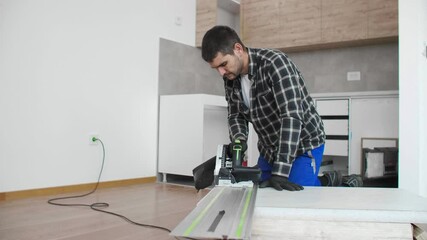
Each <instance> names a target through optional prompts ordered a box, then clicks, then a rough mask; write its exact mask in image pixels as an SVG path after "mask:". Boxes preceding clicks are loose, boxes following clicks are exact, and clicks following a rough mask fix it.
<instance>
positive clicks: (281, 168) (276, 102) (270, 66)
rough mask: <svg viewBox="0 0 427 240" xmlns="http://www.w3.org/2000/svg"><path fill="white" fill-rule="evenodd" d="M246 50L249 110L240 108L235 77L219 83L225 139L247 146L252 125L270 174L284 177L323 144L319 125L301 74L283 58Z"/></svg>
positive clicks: (267, 51) (264, 51)
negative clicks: (225, 104) (227, 134)
mask: <svg viewBox="0 0 427 240" xmlns="http://www.w3.org/2000/svg"><path fill="white" fill-rule="evenodd" d="M247 49H248V53H249V58H250V59H249V71H248V76H249V79H250V81H251V83H252V84H251V89H250V108H248V107H247V106H246V105H245V104H244V102H243V97H242V90H241V84H240V76H239V77H237V78H236V79H235V80H232V81H230V80H227V79H226V78H224V86H225V97H226V100H227V102H228V124H229V132H230V138H231V140H234V139H241V140H247V136H248V122H251V123H252V125H253V127H254V129H255V131H256V133H257V135H258V150H259V151H260V154H261V155H262V156H264V157H265V158H266V159H267V160H268V161H269V162H270V164H272V174H275V175H280V176H284V177H288V176H289V173H290V171H291V168H292V162H293V160H294V159H295V158H296V157H297V156H298V155H301V154H303V153H305V152H307V151H309V150H312V149H314V148H317V147H319V146H320V145H322V144H324V143H325V132H324V128H323V123H322V120H321V118H320V116H319V114H318V113H317V111H316V109H315V106H314V102H313V99H312V98H311V97H310V96H309V93H308V91H307V88H306V87H305V84H304V79H303V77H302V75H301V73H300V72H299V71H298V69H297V67H296V66H295V65H294V63H293V62H291V60H290V59H289V58H288V57H287V56H286V55H285V54H284V53H282V52H280V51H277V50H272V49H254V48H247Z"/></svg>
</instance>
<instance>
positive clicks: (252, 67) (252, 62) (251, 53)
mask: <svg viewBox="0 0 427 240" xmlns="http://www.w3.org/2000/svg"><path fill="white" fill-rule="evenodd" d="M247 49H248V55H249V66H248V74H249V76H253V75H255V69H256V65H257V64H256V61H255V58H256V50H255V49H253V48H247Z"/></svg>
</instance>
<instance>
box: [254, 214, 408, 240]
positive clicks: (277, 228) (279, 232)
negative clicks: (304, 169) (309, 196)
mask: <svg viewBox="0 0 427 240" xmlns="http://www.w3.org/2000/svg"><path fill="white" fill-rule="evenodd" d="M283 236H286V239H319V240H320V239H322V240H327V239H347V240H349V239H354V240H359V239H365V240H366V239H372V240H377V239H401V240H403V239H407V240H411V239H412V227H411V224H409V223H372V222H342V221H340V222H329V221H301V220H284V219H277V218H276V219H271V218H264V219H255V220H254V224H253V229H252V238H251V239H282V238H283Z"/></svg>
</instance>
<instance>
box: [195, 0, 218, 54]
mask: <svg viewBox="0 0 427 240" xmlns="http://www.w3.org/2000/svg"><path fill="white" fill-rule="evenodd" d="M216 9H217V1H216V0H197V2H196V46H197V47H200V46H202V39H203V36H204V35H205V33H206V31H208V30H209V29H210V28H212V27H213V26H215V25H216V19H217V11H216Z"/></svg>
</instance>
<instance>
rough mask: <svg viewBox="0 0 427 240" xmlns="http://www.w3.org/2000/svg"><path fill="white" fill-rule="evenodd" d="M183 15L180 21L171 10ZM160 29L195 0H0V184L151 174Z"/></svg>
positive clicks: (179, 29)
mask: <svg viewBox="0 0 427 240" xmlns="http://www.w3.org/2000/svg"><path fill="white" fill-rule="evenodd" d="M176 17H180V18H181V25H176V24H175V18H176ZM159 37H162V38H166V39H170V40H174V41H177V42H181V43H184V44H188V45H192V46H194V41H195V40H194V39H195V0H173V1H167V0H160V1H159V0H157V1H139V0H64V1H56V0H27V1H25V0H0V112H1V117H0V192H7V191H16V190H23V189H34V188H45V187H50V186H62V185H72V184H80V183H87V182H94V181H96V178H97V175H98V172H99V168H100V164H101V156H102V155H101V153H102V151H101V146H100V145H97V146H96V145H95V146H91V145H89V134H90V133H98V134H99V136H100V138H101V139H102V140H103V142H104V143H105V146H106V154H107V155H106V156H107V157H106V164H105V169H104V173H103V178H102V181H108V180H117V179H129V178H140V177H148V176H155V175H156V162H157V160H156V159H157V111H158V96H157V88H158V54H159Z"/></svg>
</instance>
